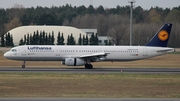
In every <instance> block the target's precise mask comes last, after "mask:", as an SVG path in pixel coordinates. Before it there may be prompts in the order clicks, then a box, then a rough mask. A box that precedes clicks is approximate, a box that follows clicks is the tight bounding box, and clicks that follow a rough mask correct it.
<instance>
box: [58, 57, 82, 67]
mask: <svg viewBox="0 0 180 101" xmlns="http://www.w3.org/2000/svg"><path fill="white" fill-rule="evenodd" d="M84 63H85V61H84V60H83V59H79V58H66V59H65V61H62V62H61V64H63V65H66V66H83V65H84Z"/></svg>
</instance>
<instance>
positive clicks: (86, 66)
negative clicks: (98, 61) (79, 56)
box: [85, 64, 93, 69]
mask: <svg viewBox="0 0 180 101" xmlns="http://www.w3.org/2000/svg"><path fill="white" fill-rule="evenodd" d="M85 68H86V69H93V65H91V64H85Z"/></svg>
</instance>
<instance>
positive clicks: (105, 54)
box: [80, 53, 110, 58]
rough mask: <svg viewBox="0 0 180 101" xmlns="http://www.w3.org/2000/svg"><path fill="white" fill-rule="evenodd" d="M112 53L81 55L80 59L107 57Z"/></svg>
mask: <svg viewBox="0 0 180 101" xmlns="http://www.w3.org/2000/svg"><path fill="white" fill-rule="evenodd" d="M108 54H110V53H94V54H88V55H81V56H80V58H91V57H101V56H107V55H108Z"/></svg>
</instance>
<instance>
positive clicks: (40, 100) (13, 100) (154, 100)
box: [0, 98, 180, 101]
mask: <svg viewBox="0 0 180 101" xmlns="http://www.w3.org/2000/svg"><path fill="white" fill-rule="evenodd" d="M0 101H180V99H178V98H0Z"/></svg>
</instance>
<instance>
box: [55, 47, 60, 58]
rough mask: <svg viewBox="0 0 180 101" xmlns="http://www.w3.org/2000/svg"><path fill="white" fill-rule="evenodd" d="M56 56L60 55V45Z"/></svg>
mask: <svg viewBox="0 0 180 101" xmlns="http://www.w3.org/2000/svg"><path fill="white" fill-rule="evenodd" d="M56 56H60V48H59V47H57V48H56Z"/></svg>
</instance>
